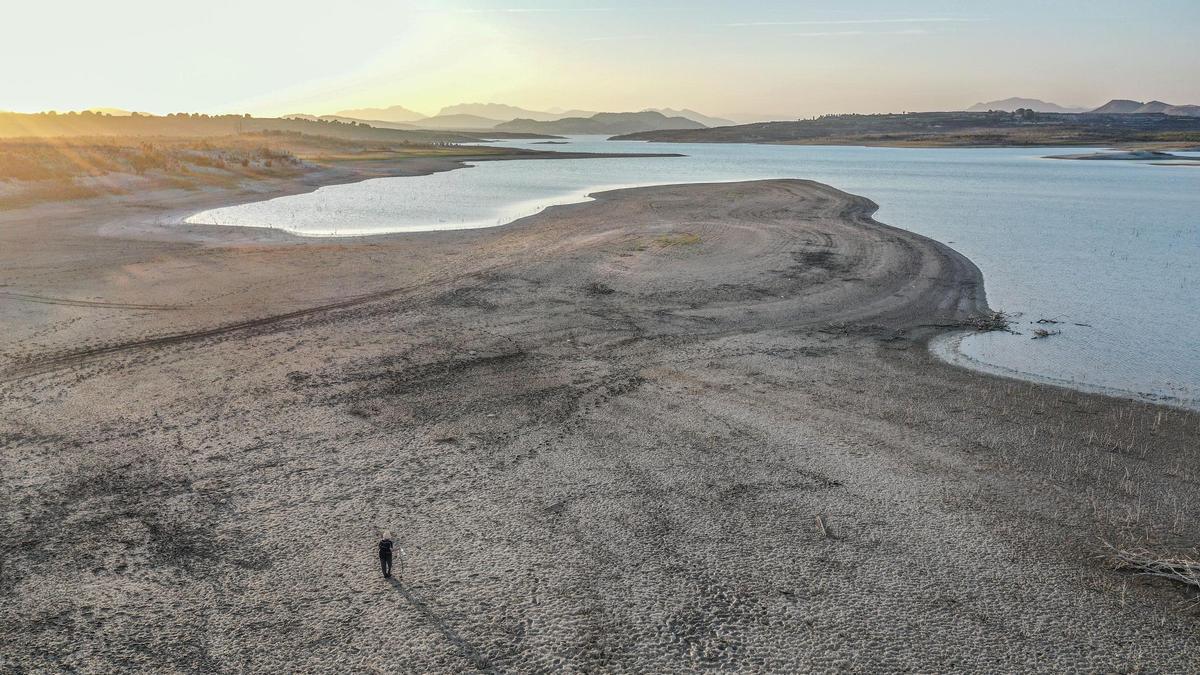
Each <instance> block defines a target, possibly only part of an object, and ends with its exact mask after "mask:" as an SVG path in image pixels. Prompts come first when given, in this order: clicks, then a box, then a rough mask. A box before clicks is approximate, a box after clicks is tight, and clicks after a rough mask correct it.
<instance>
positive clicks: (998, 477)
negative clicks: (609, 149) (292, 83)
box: [0, 180, 1200, 672]
mask: <svg viewBox="0 0 1200 675" xmlns="http://www.w3.org/2000/svg"><path fill="white" fill-rule="evenodd" d="M296 189H299V188H296ZM229 198H230V196H229V195H226V199H229ZM206 206H207V205H206V204H199V203H182V204H181V203H179V201H178V200H176V199H175V198H174V197H172V198H171V199H169V200H168V199H166V198H161V199H159V198H150V197H147V198H146V199H144V200H142V201H140V202H136V203H135V202H132V201H128V200H126V201H120V202H118V203H113V204H110V205H107V206H104V207H95V206H93V207H90V208H82V207H62V208H60V209H57V210H46V209H42V210H38V211H31V212H27V213H26V212H13V213H7V214H4V216H3V219H2V224H0V258H2V262H3V266H2V267H0V284H3V286H2V287H0V318H2V319H3V321H4V325H5V331H3V334H2V335H0V468H2V470H3V474H2V475H0V519H2V520H0V525H2V526H0V546H2V549H0V550H2V551H3V560H2V563H3V565H2V567H0V644H2V645H3V649H0V670H17V671H20V670H23V669H26V668H31V669H45V670H56V669H64V670H65V669H80V670H89V671H108V670H115V669H134V668H137V669H155V670H196V671H264V672H266V671H273V672H277V671H278V670H280V669H281V668H286V669H288V670H303V671H313V672H347V671H355V672H361V671H419V672H448V671H463V670H470V669H480V670H485V671H516V672H525V671H533V670H551V669H554V670H558V669H563V670H566V669H571V670H575V669H579V670H590V671H622V670H625V671H692V670H696V669H701V668H709V667H713V668H728V669H742V670H749V671H762V670H778V671H788V672H795V671H801V670H835V669H842V670H887V671H893V670H921V671H942V670H989V671H992V670H997V669H999V670H1022V671H1023V670H1042V671H1059V670H1064V669H1087V670H1135V669H1146V670H1164V671H1184V670H1189V669H1191V668H1194V667H1195V664H1196V662H1197V656H1198V655H1200V631H1197V625H1198V624H1197V617H1196V609H1195V605H1194V604H1191V603H1190V599H1191V597H1192V596H1191V595H1189V592H1188V591H1186V590H1185V589H1183V588H1182V587H1177V586H1173V585H1171V584H1170V583H1168V582H1161V583H1160V582H1156V581H1150V580H1145V579H1141V578H1136V577H1132V576H1129V575H1126V574H1123V573H1120V572H1117V571H1113V570H1111V569H1109V568H1108V567H1107V566H1106V564H1105V562H1104V559H1103V555H1104V552H1105V549H1104V546H1103V544H1102V543H1101V539H1102V538H1103V539H1107V540H1109V541H1112V542H1114V543H1116V544H1118V545H1124V544H1125V543H1129V542H1135V543H1137V544H1139V545H1145V546H1150V547H1154V548H1156V550H1164V551H1168V550H1175V549H1178V548H1179V547H1181V546H1183V545H1185V544H1188V543H1189V542H1190V543H1194V542H1195V541H1197V540H1198V539H1197V536H1198V535H1200V527H1198V525H1197V523H1200V500H1198V499H1196V498H1195V497H1196V486H1197V480H1198V478H1200V476H1198V475H1197V471H1198V470H1200V448H1198V447H1197V445H1196V443H1195V438H1197V437H1198V435H1200V415H1197V414H1195V413H1190V412H1186V411H1180V410H1174V409H1167V408H1161V407H1156V406H1153V405H1150V404H1144V403H1137V402H1131V401H1125V400H1119V399H1111V398H1106V397H1102V396H1097V395H1092V394H1086V393H1080V392H1075V391H1071V390H1066V389H1060V388H1055V387H1050V386H1045V385H1039V384H1033V383H1026V382H1018V381H1013V380H1006V379H1001V378H997V377H993V376H989V375H985V374H980V373H975V372H970V371H966V370H962V369H959V368H955V367H953V366H950V365H947V364H944V363H941V362H940V361H938V360H937V359H935V358H933V357H932V356H931V355H930V354H929V352H928V350H927V348H926V345H927V341H928V340H929V339H930V338H931V337H933V336H935V335H938V334H940V333H942V332H944V331H946V330H950V329H952V328H954V327H956V326H957V325H959V324H960V322H961V321H962V320H963V319H964V318H966V317H967V316H969V315H971V314H975V313H978V312H980V311H983V310H984V309H986V301H985V297H984V292H983V282H982V279H981V278H980V275H979V272H978V270H977V269H976V268H975V267H974V265H972V264H971V263H970V261H968V260H967V259H965V258H963V257H962V256H960V255H958V254H957V253H955V252H954V251H952V250H950V249H949V248H947V247H945V246H943V245H940V244H938V243H936V242H933V241H931V240H928V239H925V238H923V237H920V236H918V235H915V234H912V233H909V232H906V231H902V230H897V229H894V228H891V227H888V226H886V225H882V224H880V223H877V222H875V221H874V220H872V218H871V214H872V213H873V212H874V210H875V205H874V204H872V203H871V202H869V201H868V200H865V199H862V198H859V197H855V196H852V195H849V194H846V193H843V192H839V191H837V190H835V189H832V188H830V187H827V186H823V185H820V184H817V183H811V182H806V181H795V180H780V181H762V182H752V183H728V184H714V185H687V186H666V187H654V188H641V189H633V190H622V191H615V192H610V193H604V194H602V195H599V198H598V199H597V201H594V202H588V203H582V204H574V205H569V206H561V207H555V208H552V209H550V210H548V211H546V212H543V213H541V214H539V215H537V216H533V217H531V218H527V219H524V220H522V221H519V222H517V223H514V224H512V225H509V226H505V227H500V228H491V229H485V230H469V231H453V232H429V233H420V234H412V235H401V236H389V237H377V238H370V239H360V240H302V239H298V238H292V237H288V236H286V235H281V234H278V233H269V232H261V231H256V230H241V231H237V232H229V231H221V230H220V228H197V227H188V228H181V227H178V226H176V225H173V223H177V222H178V220H179V218H180V217H181V214H183V213H184V212H185V211H187V209H192V210H198V209H200V208H205V207H206ZM72 209H75V210H72ZM384 528H387V529H391V530H393V531H395V532H397V538H398V540H399V543H400V545H401V546H402V547H403V548H404V550H405V552H406V556H405V557H403V559H402V560H401V561H400V562H399V564H398V568H399V571H400V572H401V576H400V578H399V579H397V580H395V581H393V582H392V583H388V582H386V581H385V580H383V579H381V578H380V575H379V572H378V569H377V564H376V560H375V558H374V545H375V542H376V539H377V533H378V531H379V530H381V529H384Z"/></svg>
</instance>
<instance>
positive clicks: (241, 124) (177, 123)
mask: <svg viewBox="0 0 1200 675" xmlns="http://www.w3.org/2000/svg"><path fill="white" fill-rule="evenodd" d="M264 131H282V132H296V133H302V134H308V135H317V136H327V137H331V138H339V139H343V140H353V141H381V142H389V143H420V144H430V143H474V142H479V141H480V140H481V139H480V138H479V137H478V136H472V135H470V134H463V133H456V132H441V131H408V130H401V129H377V128H374V127H370V126H367V125H364V124H356V123H353V122H340V121H335V120H304V119H280V118H274V117H251V116H249V115H202V114H198V113H174V114H171V115H164V116H158V115H140V114H137V113H134V114H132V115H122V116H118V115H109V114H106V113H102V112H91V111H86V112H81V113H74V112H71V113H55V112H45V113H32V114H27V113H0V138H24V137H50V136H52V137H70V136H92V137H95V136H123V137H131V136H132V137H136V136H169V137H174V138H180V137H204V136H229V135H232V134H246V133H259V132H264Z"/></svg>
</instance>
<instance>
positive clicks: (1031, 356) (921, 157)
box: [189, 137, 1200, 408]
mask: <svg viewBox="0 0 1200 675" xmlns="http://www.w3.org/2000/svg"><path fill="white" fill-rule="evenodd" d="M499 145H514V146H521V147H531V148H537V149H543V150H546V149H549V150H581V151H596V152H616V151H622V152H631V151H632V152H638V151H642V152H645V151H654V152H679V153H683V154H686V155H688V156H687V157H680V158H644V159H636V158H623V159H582V160H553V161H513V162H483V163H480V164H478V165H476V166H474V167H473V168H470V169H465V170H460V171H450V172H446V173H439V174H434V175H431V176H417V177H409V178H383V179H377V180H370V181H366V182H362V183H355V184H351V185H338V186H331V187H324V188H321V189H319V190H317V191H316V192H313V193H310V194H305V195H296V196H290V197H281V198H278V199H272V200H269V201H264V202H258V203H254V204H246V205H242V206H235V207H229V208H223V209H216V210H213V211H207V212H204V213H201V214H197V215H196V216H193V217H192V218H190V219H189V221H190V222H195V223H212V224H220V225H241V226H255V227H274V228H280V229H284V230H288V231H291V232H296V233H299V234H305V235H312V236H339V235H342V236H344V235H359V234H373V233H384V232H406V231H421V230H434V229H451V228H473V227H489V226H496V225H503V224H505V223H508V222H512V221H513V220H515V219H516V218H520V217H522V216H526V215H530V214H532V213H536V212H538V211H540V210H542V209H544V208H546V207H548V206H552V205H555V204H562V203H568V202H573V201H581V200H584V199H586V198H587V195H588V194H589V193H592V192H597V191H600V190H604V189H609V188H618V187H629V186H637V185H655V184H665V183H684V182H709V181H735V180H749V179H757V178H808V179H813V180H817V181H821V182H823V183H828V184H830V185H833V186H834V187H837V188H840V189H842V190H846V191H848V192H853V193H855V194H859V195H863V196H866V197H869V198H870V199H872V200H874V201H875V202H876V203H878V204H879V205H880V210H879V213H878V214H877V215H876V218H877V219H878V220H880V221H882V222H885V223H888V224H890V225H895V226H897V227H902V228H905V229H908V230H912V231H914V232H918V233H920V234H923V235H926V236H928V237H931V238H933V239H937V240H938V241H942V242H945V243H947V244H949V245H951V246H952V247H954V248H955V249H957V250H958V251H960V252H961V253H963V254H964V255H966V256H967V257H969V258H970V259H971V260H972V261H974V262H975V264H976V265H978V266H979V268H980V269H981V270H982V271H983V274H984V279H985V282H986V286H987V294H988V301H989V304H991V306H992V307H994V308H997V309H1003V310H1005V311H1009V312H1016V313H1020V317H1021V318H1020V323H1019V324H1018V325H1017V329H1018V330H1019V331H1020V332H1021V333H1023V334H1022V335H1009V334H1005V333H989V334H985V335H971V336H968V337H965V338H963V339H961V340H953V341H947V342H943V343H941V344H940V345H939V346H938V347H937V349H938V351H939V352H940V353H942V354H943V355H945V356H947V357H948V358H951V359H952V360H955V361H957V362H960V363H963V364H965V365H970V366H973V367H977V368H981V369H984V370H990V371H995V372H1001V373H1006V374H1011V375H1016V376H1021V377H1028V378H1032V379H1043V380H1051V381H1055V382H1059V383H1064V384H1068V385H1071V386H1076V387H1079V388H1085V389H1101V390H1106V391H1110V392H1112V393H1117V394H1124V395H1129V396H1139V397H1148V398H1156V399H1160V400H1164V401H1165V402H1168V403H1172V404H1176V405H1183V406H1187V407H1193V408H1200V299H1198V292H1200V167H1180V166H1153V165H1150V164H1144V163H1138V162H1122V161H1106V162H1097V161H1064V160H1049V159H1042V157H1043V156H1045V155H1049V154H1062V153H1063V152H1064V151H1063V149H1062V148H1049V149H1029V148H1021V149H1007V148H1005V149H993V148H972V149H896V148H858V147H804V146H765V145H725V144H711V145H709V144H665V143H664V144H643V143H629V142H611V141H605V140H603V139H602V138H590V137H580V138H574V139H571V142H570V144H569V145H534V144H530V143H528V142H507V143H500V144H499ZM1088 151H1090V150H1089V149H1072V150H1070V152H1088ZM1043 318H1044V319H1054V320H1057V321H1061V322H1062V323H1060V324H1056V325H1054V326H1051V327H1052V328H1054V329H1057V330H1061V331H1062V334H1061V335H1057V336H1054V337H1051V338H1048V339H1045V340H1031V339H1030V335H1031V331H1032V329H1033V328H1035V327H1036V324H1033V323H1032V322H1033V321H1036V320H1037V319H1043ZM1076 324H1088V325H1086V326H1081V325H1076Z"/></svg>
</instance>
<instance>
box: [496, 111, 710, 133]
mask: <svg viewBox="0 0 1200 675" xmlns="http://www.w3.org/2000/svg"><path fill="white" fill-rule="evenodd" d="M707 128H708V126H707V125H704V124H702V123H700V122H697V121H695V120H691V119H688V118H686V117H679V116H675V117H667V116H666V115H664V114H662V113H660V112H656V111H654V110H645V111H642V112H636V113H596V114H595V115H592V116H591V117H566V118H563V119H558V120H553V121H548V122H539V121H537V120H533V119H516V120H512V121H511V122H505V123H503V124H500V125H498V126H497V127H496V130H497V131H512V132H520V133H532V134H555V135H572V134H605V135H608V134H632V133H637V132H641V131H662V130H664V129H707Z"/></svg>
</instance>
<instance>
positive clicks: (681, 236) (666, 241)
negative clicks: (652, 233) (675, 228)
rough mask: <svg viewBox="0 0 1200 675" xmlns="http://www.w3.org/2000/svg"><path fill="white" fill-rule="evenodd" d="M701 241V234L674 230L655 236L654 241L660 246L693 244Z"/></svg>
mask: <svg viewBox="0 0 1200 675" xmlns="http://www.w3.org/2000/svg"><path fill="white" fill-rule="evenodd" d="M700 242H701V239H700V235H696V234H692V233H691V232H672V233H670V234H664V235H662V236H661V237H655V238H654V243H656V244H658V245H659V246H664V247H665V246H692V245H694V244H699V243H700Z"/></svg>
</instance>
